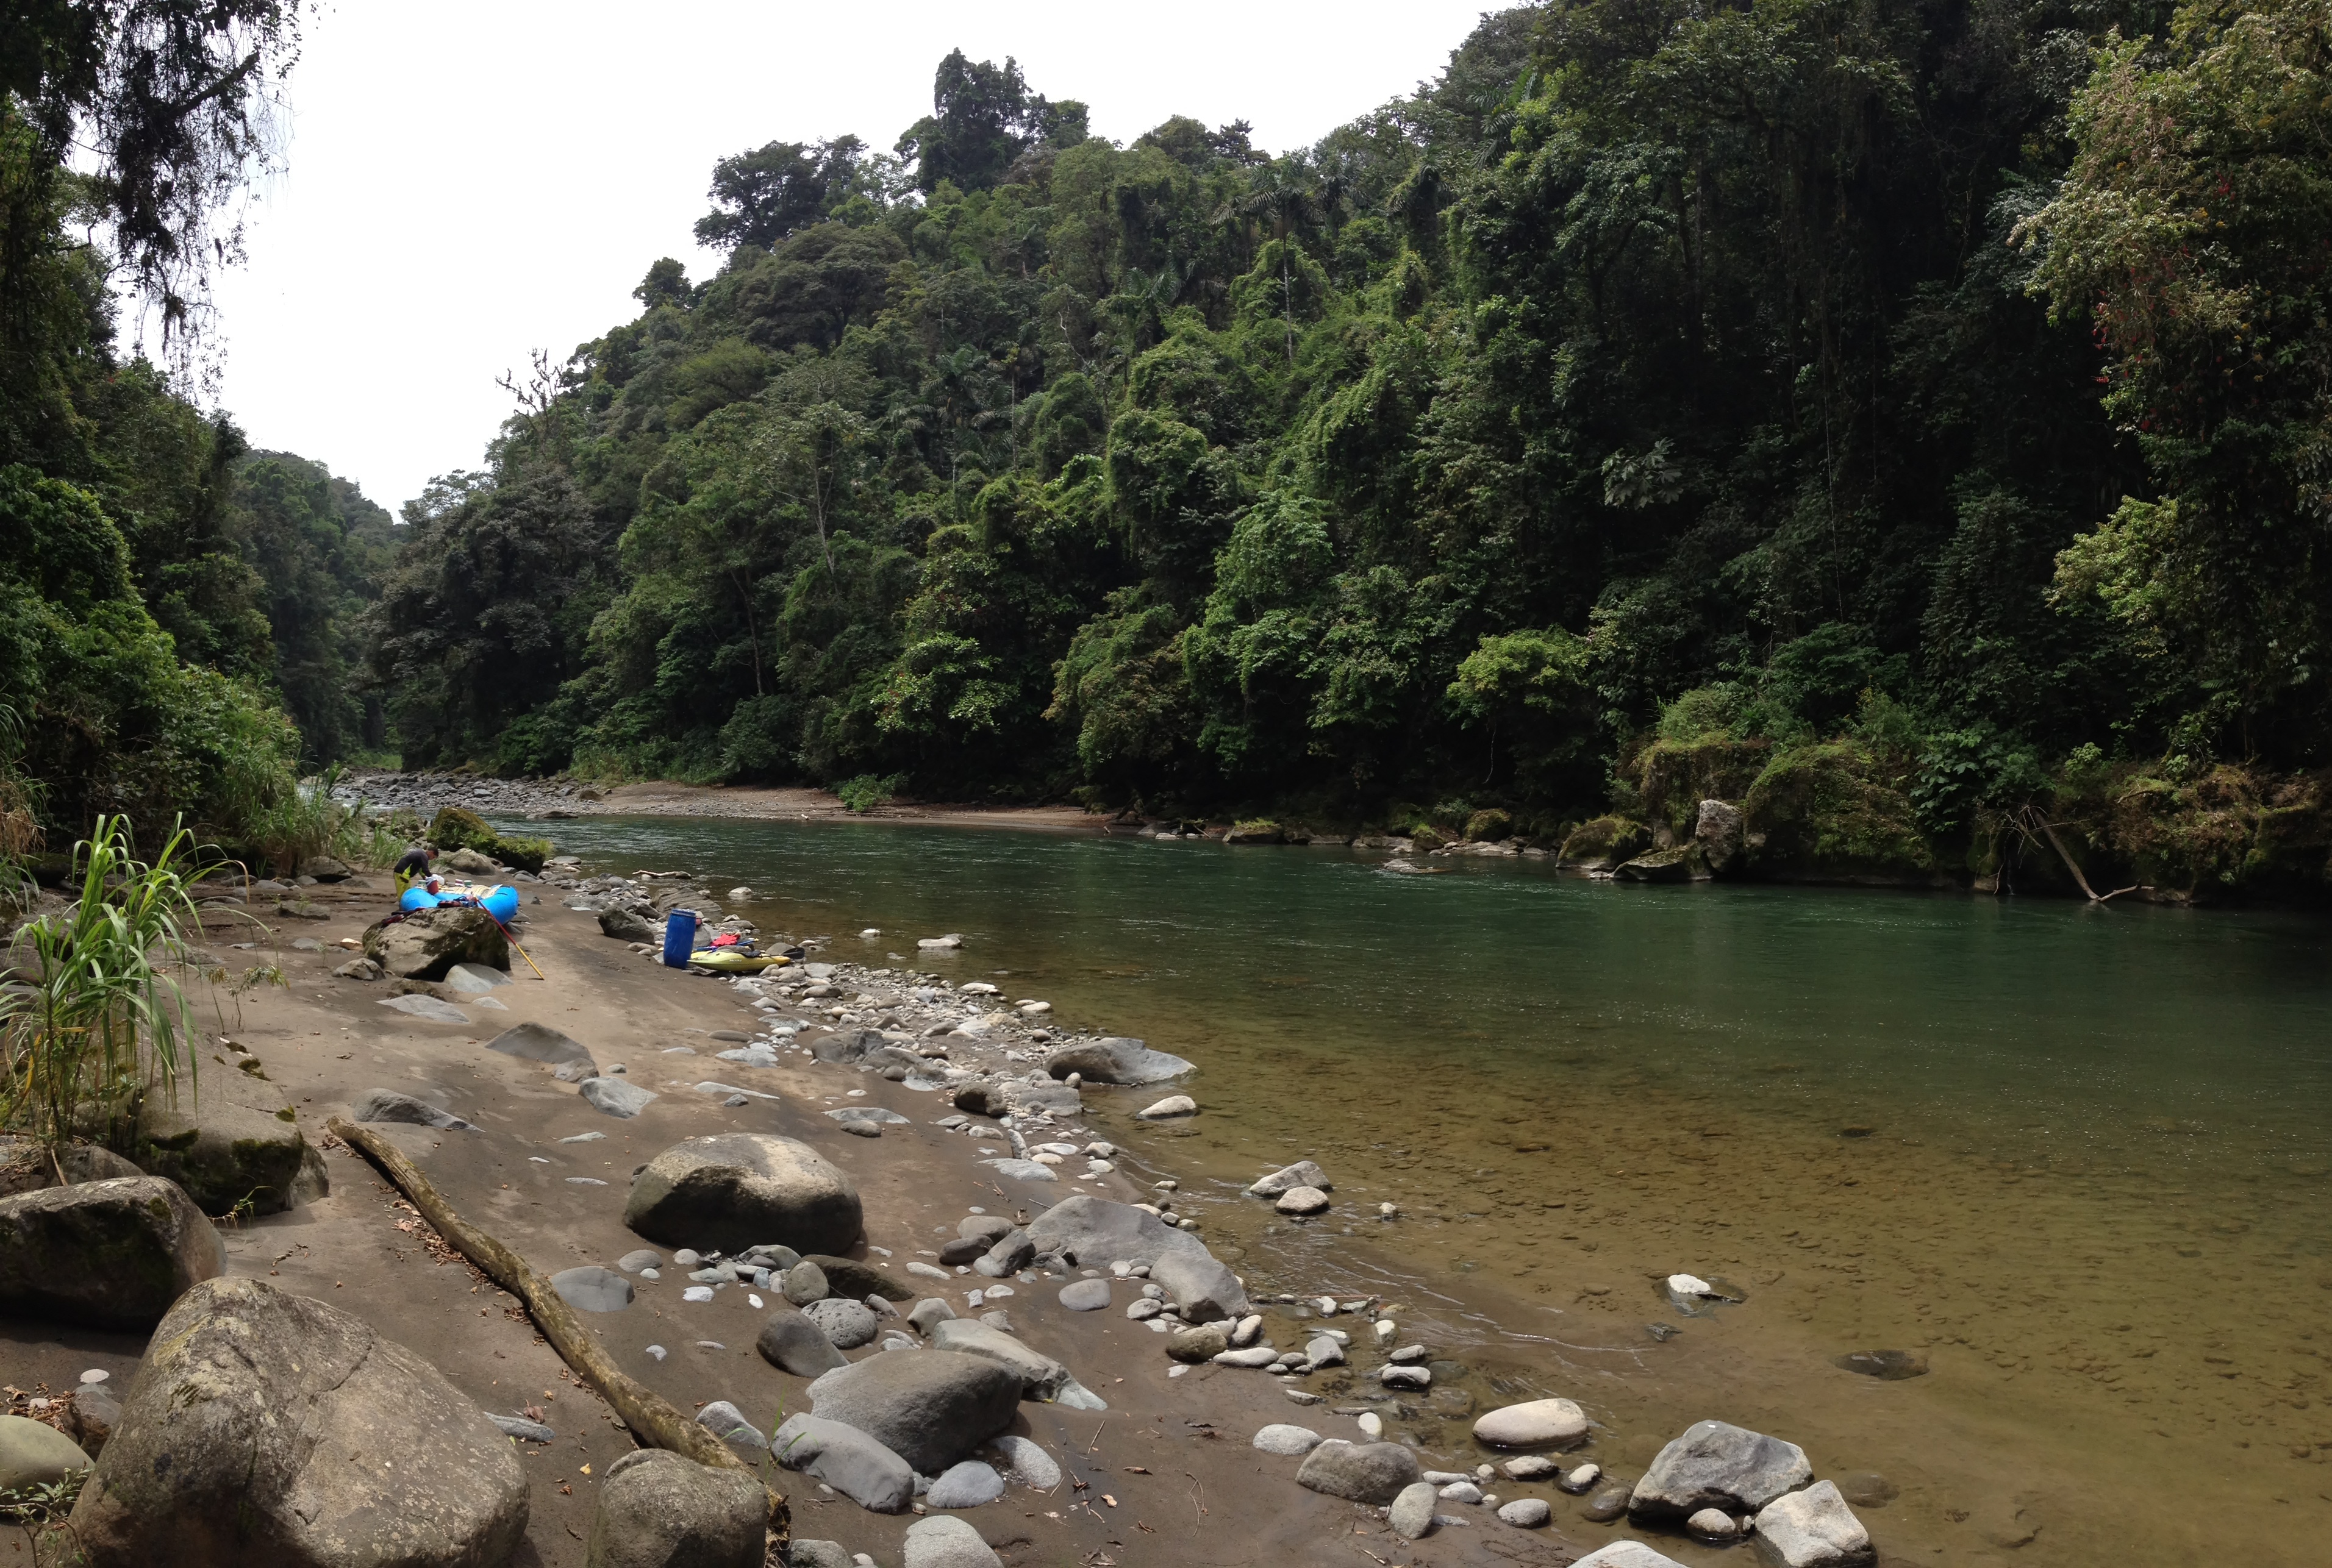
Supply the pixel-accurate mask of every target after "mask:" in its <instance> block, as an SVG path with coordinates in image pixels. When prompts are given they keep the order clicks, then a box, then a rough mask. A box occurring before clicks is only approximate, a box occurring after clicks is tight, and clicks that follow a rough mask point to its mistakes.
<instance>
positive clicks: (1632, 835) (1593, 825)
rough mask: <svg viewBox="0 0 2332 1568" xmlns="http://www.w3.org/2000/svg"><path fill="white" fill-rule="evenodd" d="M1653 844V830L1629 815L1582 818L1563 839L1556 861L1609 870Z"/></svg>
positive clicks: (1585, 867) (1563, 863)
mask: <svg viewBox="0 0 2332 1568" xmlns="http://www.w3.org/2000/svg"><path fill="white" fill-rule="evenodd" d="M1651 847H1652V832H1651V830H1650V829H1649V828H1647V827H1646V826H1644V824H1643V823H1641V822H1630V821H1629V820H1628V819H1627V818H1625V817H1597V818H1596V819H1595V820H1594V821H1592V822H1582V823H1581V824H1580V825H1579V826H1578V827H1576V828H1573V829H1572V831H1571V836H1570V837H1569V838H1566V839H1564V840H1563V848H1562V849H1561V850H1560V851H1557V852H1556V854H1555V863H1556V864H1557V865H1561V866H1573V867H1577V868H1578V869H1580V870H1587V871H1608V870H1611V869H1612V868H1613V867H1615V866H1618V865H1620V864H1623V863H1624V862H1626V861H1629V860H1634V859H1635V858H1636V857H1637V856H1638V855H1640V854H1642V853H1643V852H1644V851H1646V850H1649V849H1650V848H1651Z"/></svg>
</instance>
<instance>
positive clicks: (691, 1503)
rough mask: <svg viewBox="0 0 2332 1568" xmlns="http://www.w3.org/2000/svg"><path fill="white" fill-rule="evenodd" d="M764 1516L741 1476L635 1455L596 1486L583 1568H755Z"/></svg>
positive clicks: (650, 1452) (761, 1502)
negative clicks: (589, 1536) (596, 1501)
mask: <svg viewBox="0 0 2332 1568" xmlns="http://www.w3.org/2000/svg"><path fill="white" fill-rule="evenodd" d="M768 1531H769V1494H768V1493H767V1492H765V1491H763V1490H762V1488H761V1485H760V1482H759V1481H756V1480H755V1479H754V1478H752V1477H751V1476H750V1475H747V1474H746V1473H745V1472H744V1471H742V1470H729V1469H721V1470H716V1469H713V1468H711V1467H709V1466H705V1465H700V1464H698V1463H697V1462H696V1461H695V1460H693V1459H687V1458H685V1457H683V1456H682V1455H680V1454H675V1453H673V1452H671V1451H670V1450H669V1449H634V1450H633V1451H632V1452H630V1453H628V1454H626V1455H625V1456H623V1458H621V1459H617V1460H616V1462H615V1463H614V1464H612V1465H609V1466H608V1467H607V1475H606V1476H605V1477H604V1478H602V1480H601V1483H600V1487H599V1500H598V1503H597V1506H595V1507H594V1509H593V1510H592V1515H591V1538H590V1541H589V1542H588V1544H587V1545H586V1547H585V1549H584V1558H583V1562H584V1568H761V1560H762V1555H763V1553H764V1551H765V1550H766V1546H765V1543H766V1541H767V1538H768Z"/></svg>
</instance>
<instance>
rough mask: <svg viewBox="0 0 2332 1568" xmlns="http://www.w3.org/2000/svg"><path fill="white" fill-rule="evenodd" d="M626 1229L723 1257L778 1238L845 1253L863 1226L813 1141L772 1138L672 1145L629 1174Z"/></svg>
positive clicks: (847, 1183) (725, 1136)
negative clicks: (715, 1251) (720, 1253)
mask: <svg viewBox="0 0 2332 1568" xmlns="http://www.w3.org/2000/svg"><path fill="white" fill-rule="evenodd" d="M594 1081H598V1080H594ZM624 1223H625V1224H626V1225H628V1226H630V1227H631V1228H632V1230H633V1231H636V1232H637V1233H638V1234H640V1235H642V1236H645V1237H646V1238H647V1239H648V1240H651V1241H664V1242H667V1243H669V1244H670V1245H673V1246H675V1247H697V1248H706V1249H710V1248H719V1249H720V1250H722V1251H737V1250H742V1249H744V1248H746V1247H750V1246H751V1245H753V1244H754V1243H755V1242H757V1241H767V1240H777V1241H780V1242H782V1243H784V1244H785V1245H786V1246H788V1247H791V1248H793V1249H794V1250H797V1251H799V1252H839V1251H842V1250H845V1249H846V1248H848V1247H850V1246H852V1245H853V1244H854V1243H855V1242H856V1241H857V1240H858V1235H859V1231H861V1230H862V1229H863V1228H864V1227H863V1224H862V1221H861V1217H860V1212H859V1204H858V1189H857V1188H856V1187H855V1185H853V1184H852V1183H851V1180H850V1178H849V1177H848V1176H846V1175H845V1174H843V1173H842V1171H841V1170H840V1168H839V1167H837V1166H836V1165H834V1164H830V1163H829V1162H828V1161H827V1159H826V1158H825V1156H823V1155H820V1154H818V1152H817V1150H815V1149H813V1148H811V1147H810V1146H809V1145H808V1144H804V1143H798V1142H797V1141H795V1140H794V1139H792V1138H781V1137H778V1136H774V1135H772V1134H768V1133H722V1134H718V1135H715V1136H712V1137H702V1138H690V1139H688V1140H687V1141H686V1142H684V1143H679V1144H674V1145H673V1146H672V1147H670V1148H668V1149H666V1150H664V1152H663V1153H662V1154H660V1155H656V1156H655V1158H654V1159H652V1160H650V1161H649V1162H648V1163H647V1164H646V1166H645V1168H644V1169H643V1170H642V1171H641V1172H640V1174H638V1175H636V1176H635V1177H633V1178H632V1192H631V1197H630V1200H629V1201H628V1202H626V1203H625V1205H624ZM819 1267H820V1268H821V1269H824V1265H823V1264H821V1265H820V1266H819ZM827 1273H828V1279H829V1283H830V1282H831V1278H832V1275H831V1271H830V1270H828V1271H827Z"/></svg>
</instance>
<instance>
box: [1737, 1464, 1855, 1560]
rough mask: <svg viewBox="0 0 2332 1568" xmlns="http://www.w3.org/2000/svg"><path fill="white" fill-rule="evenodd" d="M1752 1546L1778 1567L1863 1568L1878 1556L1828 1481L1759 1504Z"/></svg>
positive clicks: (1843, 1501)
mask: <svg viewBox="0 0 2332 1568" xmlns="http://www.w3.org/2000/svg"><path fill="white" fill-rule="evenodd" d="M1757 1545H1758V1550H1759V1552H1761V1553H1762V1554H1763V1555H1764V1556H1765V1558H1766V1559H1767V1560H1768V1561H1770V1562H1773V1563H1780V1564H1781V1565H1782V1568H1865V1565H1866V1564H1868V1563H1875V1562H1877V1561H1878V1552H1877V1550H1876V1549H1875V1548H1874V1547H1873V1546H1872V1545H1871V1544H1870V1532H1869V1531H1868V1530H1866V1529H1864V1528H1863V1527H1862V1521H1861V1520H1859V1519H1858V1518H1856V1517H1855V1516H1854V1510H1853V1509H1851V1508H1849V1507H1848V1506H1846V1499H1845V1498H1844V1497H1841V1496H1840V1495H1839V1489H1838V1487H1836V1486H1834V1485H1833V1484H1831V1483H1830V1482H1829V1481H1817V1482H1815V1483H1814V1484H1813V1485H1812V1486H1811V1487H1807V1488H1806V1489H1805V1490H1804V1491H1802V1492H1792V1493H1790V1494H1789V1495H1788V1496H1787V1497H1778V1498H1776V1499H1774V1500H1773V1502H1771V1503H1769V1504H1767V1505H1766V1506H1764V1507H1763V1508H1762V1509H1760V1510H1759V1511H1758V1514H1757Z"/></svg>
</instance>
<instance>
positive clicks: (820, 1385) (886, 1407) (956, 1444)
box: [809, 1350, 1020, 1476]
mask: <svg viewBox="0 0 2332 1568" xmlns="http://www.w3.org/2000/svg"><path fill="white" fill-rule="evenodd" d="M809 1401H810V1413H811V1414H812V1415H817V1416H823V1417H825V1418H827V1420H829V1421H840V1422H842V1423H843V1424H844V1425H846V1426H854V1427H856V1428H857V1429H858V1430H860V1431H862V1432H865V1433H866V1434H867V1435H868V1436H870V1437H872V1438H874V1440H875V1441H877V1442H879V1443H881V1444H882V1445H883V1446H884V1447H885V1448H887V1449H890V1450H891V1451H892V1452H894V1453H895V1454H897V1455H898V1456H899V1457H900V1458H901V1459H904V1460H906V1461H907V1463H909V1464H910V1465H913V1467H914V1468H916V1469H917V1470H918V1471H920V1472H922V1474H924V1475H926V1476H936V1475H938V1474H939V1473H940V1472H941V1470H943V1469H946V1468H948V1467H949V1466H950V1465H951V1464H953V1463H955V1462H956V1461H957V1460H958V1459H962V1458H963V1457H964V1456H965V1455H967V1454H969V1453H970V1452H971V1451H972V1450H973V1449H977V1448H978V1447H980V1444H982V1443H984V1442H986V1441H987V1440H989V1439H990V1438H992V1437H994V1436H995V1435H996V1434H997V1433H999V1432H1000V1431H1002V1430H1004V1429H1005V1428H1006V1427H1008V1426H1010V1425H1011V1424H1012V1418H1013V1416H1014V1415H1015V1414H1016V1413H1017V1412H1018V1410H1019V1407H1020V1378H1019V1374H1018V1373H1015V1372H1013V1371H1012V1370H1011V1369H1010V1368H1008V1367H1007V1366H1004V1365H1002V1364H999V1363H997V1362H993V1361H988V1360H985V1359H983V1358H981V1357H980V1356H976V1355H960V1354H954V1353H952V1352H949V1351H944V1350H886V1351H884V1352H882V1353H881V1354H876V1355H871V1356H868V1357H867V1358H866V1359H865V1361H861V1362H855V1363H853V1364H851V1365H849V1366H846V1367H842V1368H840V1369H838V1370H836V1371H834V1372H829V1373H827V1374H826V1375H825V1376H824V1377H821V1378H819V1379H818V1380H817V1382H816V1383H812V1384H810V1389H809Z"/></svg>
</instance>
